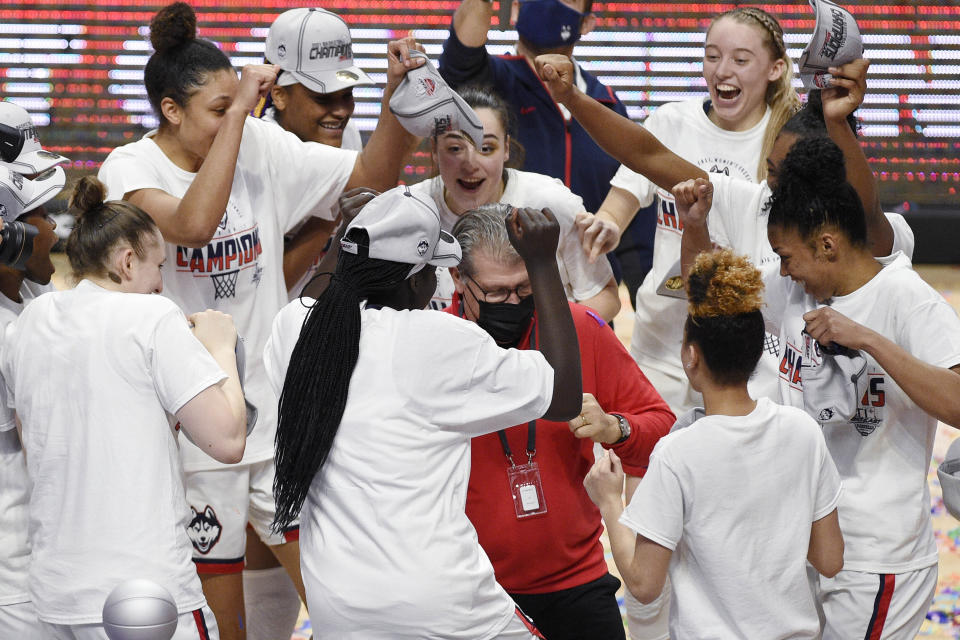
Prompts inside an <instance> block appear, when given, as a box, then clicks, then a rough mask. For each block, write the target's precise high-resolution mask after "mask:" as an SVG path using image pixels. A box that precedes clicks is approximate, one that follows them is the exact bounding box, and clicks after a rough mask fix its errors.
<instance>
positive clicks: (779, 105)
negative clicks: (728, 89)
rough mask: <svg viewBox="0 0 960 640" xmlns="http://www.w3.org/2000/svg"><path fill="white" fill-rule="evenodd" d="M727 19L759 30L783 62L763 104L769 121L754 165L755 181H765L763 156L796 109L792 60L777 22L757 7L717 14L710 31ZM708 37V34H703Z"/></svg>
mask: <svg viewBox="0 0 960 640" xmlns="http://www.w3.org/2000/svg"><path fill="white" fill-rule="evenodd" d="M724 18H730V19H731V20H735V21H737V22H739V23H741V24H747V25H754V26H759V27H760V30H761V31H762V32H763V34H764V36H765V37H764V39H763V42H764V46H766V47H767V51H768V52H769V53H770V56H771V58H773V59H774V60H783V62H784V69H783V73H782V74H781V75H780V78H779V79H778V80H776V81H775V82H770V83H768V84H767V95H766V103H767V105H768V106H769V107H770V120H769V122H768V123H767V129H766V132H765V133H764V135H763V146H761V148H760V160H759V163H758V164H757V179H758V180H763V179H764V178H766V177H767V156H768V155H770V150H771V149H772V148H773V143H774V141H775V140H776V139H777V135H778V134H779V133H780V128H781V127H782V126H783V124H784V123H785V122H786V121H787V120H788V119H789V118H790V116H792V115H793V114H794V113H796V112H797V109H799V108H800V98H799V97H798V96H797V92H796V91H794V89H793V60H792V59H791V58H790V53H789V52H788V51H787V46H786V44H785V43H784V41H783V28H782V27H781V26H780V23H779V22H777V19H776V18H774V17H773V16H772V15H770V14H769V13H767V12H766V11H764V10H763V9H760V8H759V7H737V8H736V9H731V10H730V11H726V12H724V13H721V14H720V15H719V16H717V17H716V18H714V19H713V22H711V27H712V26H713V25H714V24H716V23H717V22H718V21H719V20H723V19H724ZM707 33H709V30H708V31H707Z"/></svg>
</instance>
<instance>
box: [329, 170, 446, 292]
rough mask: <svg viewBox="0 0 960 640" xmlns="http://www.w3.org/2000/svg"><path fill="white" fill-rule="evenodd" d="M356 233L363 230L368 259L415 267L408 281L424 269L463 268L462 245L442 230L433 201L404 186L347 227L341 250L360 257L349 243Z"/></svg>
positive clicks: (378, 199)
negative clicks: (427, 266)
mask: <svg viewBox="0 0 960 640" xmlns="http://www.w3.org/2000/svg"><path fill="white" fill-rule="evenodd" d="M353 229H364V230H365V231H366V232H367V236H368V238H369V244H368V245H367V247H368V248H367V255H368V256H369V257H371V258H377V259H379V260H390V261H392V262H401V263H404V264H412V265H414V267H413V269H411V270H410V273H409V274H408V275H407V277H410V276H412V275H413V274H415V273H416V272H418V271H420V269H422V268H423V267H424V265H427V264H432V265H434V266H437V267H455V266H457V265H458V264H460V258H461V255H462V254H461V252H460V243H459V242H457V239H456V238H454V237H453V236H452V235H450V234H449V233H447V232H446V231H443V230H442V229H441V228H440V212H439V211H437V205H436V203H434V202H433V200H432V199H429V198H427V199H421V198H418V197H417V196H415V195H414V194H413V193H411V192H410V188H409V187H407V186H405V185H401V186H399V187H394V188H393V189H390V190H389V191H386V192H384V193H382V194H380V195H379V196H377V197H376V198H374V199H373V200H371V201H370V202H368V203H367V205H366V206H365V207H363V209H361V210H360V213H359V214H357V217H356V218H354V219H353V221H352V222H351V223H350V224H349V226H347V231H346V233H344V239H343V240H341V241H340V246H341V247H343V250H344V251H346V252H347V253H353V254H358V253H360V248H359V247H358V245H357V243H356V242H351V241H349V240H347V239H346V238H348V237H349V236H350V231H351V230H353Z"/></svg>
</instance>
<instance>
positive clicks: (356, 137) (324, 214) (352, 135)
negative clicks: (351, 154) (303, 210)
mask: <svg viewBox="0 0 960 640" xmlns="http://www.w3.org/2000/svg"><path fill="white" fill-rule="evenodd" d="M276 113H277V109H276V107H268V108H267V109H266V110H265V111H264V112H263V115H262V116H260V119H261V120H263V121H265V122H273V123H275V124H277V126H280V124H279V123H278V122H277V118H276ZM339 148H340V149H347V150H349V151H357V152H360V151H362V150H363V140H362V139H361V137H360V129H358V128H357V124H356V123H355V122H354V121H353V120H348V121H347V126H345V127H344V128H343V140H342V142H341V143H340V147H339ZM313 215H314V216H316V217H318V218H323V219H324V220H336V219H337V218H338V217H339V216H340V205H339V204H338V203H336V202H334V204H333V206H332V207H331V208H329V209H327V210H325V211H316V212H314V213H313ZM302 226H303V223H300V224H298V225H297V226H296V227H294V229H293V230H292V231H290V232H289V233H288V234H286V238H287V239H288V240H289V239H290V238H292V237H293V236H295V235H296V234H297V232H298V231H299V230H300V228H301V227H302ZM319 264H320V257H319V256H318V257H317V259H316V260H314V261H313V264H312V265H310V267H309V268H308V269H307V272H306V273H305V274H303V277H301V278H300V279H299V280H297V282H296V283H295V284H294V285H293V286H292V287H290V289H289V290H288V291H287V298H289V299H290V300H293V299H294V298H297V297H298V296H299V295H300V292H301V291H303V288H304V287H305V286H307V283H308V282H310V280H311V279H312V278H313V276H315V275H317V265H319Z"/></svg>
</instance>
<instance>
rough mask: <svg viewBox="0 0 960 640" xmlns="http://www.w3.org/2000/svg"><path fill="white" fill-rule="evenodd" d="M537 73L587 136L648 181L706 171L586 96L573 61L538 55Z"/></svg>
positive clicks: (670, 181)
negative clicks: (577, 79)
mask: <svg viewBox="0 0 960 640" xmlns="http://www.w3.org/2000/svg"><path fill="white" fill-rule="evenodd" d="M536 63H537V73H538V74H539V75H540V78H541V79H542V80H543V82H544V84H545V85H546V87H547V90H548V91H550V95H552V96H553V99H554V100H556V101H557V102H559V103H561V104H563V105H564V106H565V107H567V109H569V110H570V113H571V114H572V115H573V117H574V118H576V119H577V121H578V122H579V123H580V124H581V125H583V128H584V129H586V130H587V133H589V134H590V137H591V138H593V139H594V141H595V142H596V143H597V144H598V145H600V147H601V148H602V149H603V150H604V151H606V152H607V153H608V154H610V155H611V156H613V157H614V158H616V159H617V160H618V161H620V163H621V164H624V165H626V166H627V167H629V168H630V169H632V170H633V171H636V172H637V173H639V174H641V175H643V176H646V177H647V179H649V180H650V181H651V182H653V183H655V184H656V185H658V186H660V187H662V188H664V189H671V188H673V185H675V184H677V183H678V182H682V181H683V180H687V179H690V178H706V177H707V173H706V172H705V171H704V170H703V169H701V168H699V167H697V166H696V165H693V164H691V163H689V162H687V161H686V160H684V159H683V158H681V157H680V156H678V155H677V154H675V153H673V152H672V151H670V150H669V149H667V148H666V147H665V146H663V144H661V143H660V141H659V140H657V138H656V137H655V136H654V135H653V134H651V133H650V132H649V131H647V130H646V129H644V128H643V127H641V126H640V125H638V124H636V123H634V122H633V121H631V120H630V119H629V118H625V117H623V116H621V115H620V114H618V113H615V112H614V111H613V110H611V109H608V108H607V107H605V106H603V105H602V104H600V103H599V102H597V101H596V100H594V99H593V98H590V97H589V96H587V95H585V94H584V93H583V92H582V91H580V90H579V89H578V88H577V87H576V86H575V84H574V82H573V78H574V71H573V63H572V62H571V61H570V59H569V58H567V57H565V56H561V55H557V54H550V55H543V56H537V59H536Z"/></svg>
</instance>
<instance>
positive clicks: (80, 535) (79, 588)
mask: <svg viewBox="0 0 960 640" xmlns="http://www.w3.org/2000/svg"><path fill="white" fill-rule="evenodd" d="M104 193H105V188H104V187H103V185H102V184H100V183H99V182H98V181H97V180H96V178H93V177H92V176H87V177H85V178H83V179H82V180H81V182H80V183H79V185H78V187H77V192H76V194H75V195H74V197H73V199H72V201H71V204H72V206H73V207H74V208H75V209H76V210H77V211H78V212H79V216H80V217H79V218H78V222H77V224H76V225H75V227H74V229H73V231H72V233H71V235H70V238H69V239H68V241H67V254H68V257H69V258H70V262H71V267H72V269H73V272H74V274H75V275H76V277H78V278H81V279H82V280H81V282H80V283H79V284H78V285H77V287H76V288H74V289H72V290H69V291H63V292H52V293H48V294H45V295H43V296H40V297H39V298H37V299H36V300H34V301H33V302H32V303H31V304H30V305H29V306H28V307H27V308H26V309H24V311H23V312H22V313H21V314H20V317H19V318H18V319H17V320H16V321H14V322H12V323H11V324H10V325H8V326H7V328H6V331H5V334H4V337H3V342H2V350H0V372H2V375H3V380H4V382H5V391H6V394H7V403H8V405H9V406H11V407H16V411H17V414H18V416H19V419H20V422H21V424H22V434H21V438H22V441H23V447H24V451H25V452H26V458H27V468H28V472H29V476H30V478H31V480H32V488H31V492H30V506H29V513H30V541H31V544H32V557H31V562H30V568H29V579H28V584H29V589H30V595H31V598H32V600H33V602H34V603H35V605H36V609H37V616H38V617H39V618H40V620H41V623H42V624H41V626H42V634H43V637H44V638H73V637H84V638H104V639H105V638H106V634H105V633H104V630H103V627H102V619H101V612H102V609H103V603H104V600H105V599H106V597H107V594H108V593H109V592H110V591H111V590H112V589H113V588H114V587H115V586H117V585H118V584H119V583H121V582H123V581H124V580H128V579H131V578H145V579H148V580H152V581H154V582H156V583H158V584H160V585H161V586H163V587H164V588H166V589H167V591H169V592H170V593H171V594H172V595H173V597H174V600H175V602H176V605H177V610H178V612H179V614H180V621H179V624H178V631H177V635H176V636H175V637H176V638H178V639H180V638H183V639H186V638H199V639H205V638H208V637H214V638H216V637H218V636H217V633H216V623H215V622H214V620H213V616H212V613H211V612H210V610H209V609H208V608H207V607H206V606H205V602H204V597H203V592H202V590H201V587H200V582H199V580H198V579H197V574H196V570H195V569H194V567H193V564H192V563H191V561H190V555H191V553H190V542H189V539H188V538H187V532H186V524H187V521H188V520H189V515H188V510H187V505H186V502H185V500H184V490H183V484H182V469H181V465H180V459H179V456H178V454H177V434H176V432H175V431H174V430H173V429H172V428H171V421H170V420H169V419H168V416H176V419H177V421H178V422H179V424H180V425H182V428H183V429H184V430H185V432H186V433H188V434H190V436H191V437H192V438H193V440H194V441H195V442H197V443H198V445H199V446H201V447H202V448H203V449H204V450H205V451H207V452H208V453H209V455H211V456H213V457H215V458H216V459H218V460H221V461H224V462H236V461H239V460H240V458H241V457H242V455H243V446H244V442H245V436H246V425H245V410H244V402H243V392H242V390H241V388H240V381H239V379H238V376H237V370H236V360H235V356H234V344H235V342H236V331H235V330H234V328H233V324H232V322H231V321H230V318H229V317H228V316H225V315H224V314H221V313H218V312H212V311H208V312H204V313H199V314H194V315H193V316H191V318H190V320H191V321H192V322H193V324H194V329H193V332H192V333H191V330H190V326H189V324H188V322H187V318H185V317H184V315H183V313H182V312H181V311H180V310H179V309H178V308H177V307H176V305H174V304H173V303H172V302H171V301H170V300H168V299H166V298H164V297H161V296H150V295H143V294H147V293H158V292H159V291H160V290H161V289H162V288H163V282H162V278H161V275H160V268H161V266H162V264H163V261H164V250H163V239H162V237H161V235H160V232H159V230H158V229H157V227H156V225H155V224H154V222H153V221H152V220H151V219H150V217H149V216H147V215H146V214H145V213H144V212H143V211H141V210H139V209H138V208H136V207H135V206H132V205H130V204H129V203H124V202H111V203H104V202H103V196H104ZM38 354H42V355H41V356H38ZM51 397H57V398H59V399H60V401H57V402H51V401H50V398H51Z"/></svg>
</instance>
